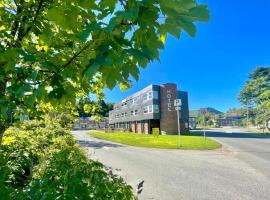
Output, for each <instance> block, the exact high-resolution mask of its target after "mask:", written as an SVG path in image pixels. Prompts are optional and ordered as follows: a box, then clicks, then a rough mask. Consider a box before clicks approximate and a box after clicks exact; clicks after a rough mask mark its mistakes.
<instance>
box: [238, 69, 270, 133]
mask: <svg viewBox="0 0 270 200" xmlns="http://www.w3.org/2000/svg"><path fill="white" fill-rule="evenodd" d="M239 101H240V102H241V103H242V104H243V105H245V106H255V107H256V109H257V121H258V123H259V124H264V125H268V126H269V124H268V122H269V121H270V68H269V67H258V68H256V69H255V70H254V71H253V72H252V73H251V74H250V76H249V80H248V81H247V82H246V84H245V86H244V88H243V89H242V90H241V92H240V95H239ZM268 129H269V130H270V127H268Z"/></svg>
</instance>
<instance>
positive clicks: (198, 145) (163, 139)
mask: <svg viewBox="0 0 270 200" xmlns="http://www.w3.org/2000/svg"><path fill="white" fill-rule="evenodd" d="M90 135H91V136H93V137H95V138H99V139H104V140H109V141H113V142H118V143H121V144H127V145H131V146H137V147H149V148H160V149H193V150H207V149H216V148H219V147H221V144H219V143H218V142H216V141H214V140H211V139H209V138H207V137H206V139H204V137H202V136H187V135H184V136H181V137H180V145H178V144H179V143H178V142H179V140H178V136H177V135H161V136H159V137H154V136H153V135H145V134H139V133H105V132H101V131H94V132H90Z"/></svg>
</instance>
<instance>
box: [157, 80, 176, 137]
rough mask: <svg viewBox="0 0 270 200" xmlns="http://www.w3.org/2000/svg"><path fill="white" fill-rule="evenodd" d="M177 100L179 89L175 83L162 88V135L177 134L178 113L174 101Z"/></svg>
mask: <svg viewBox="0 0 270 200" xmlns="http://www.w3.org/2000/svg"><path fill="white" fill-rule="evenodd" d="M176 98H177V88H176V85H175V84H173V83H168V84H164V85H161V86H160V112H161V113H160V114H161V118H160V130H161V133H162V134H175V133H177V130H178V126H177V112H176V110H175V108H174V100H175V99H176Z"/></svg>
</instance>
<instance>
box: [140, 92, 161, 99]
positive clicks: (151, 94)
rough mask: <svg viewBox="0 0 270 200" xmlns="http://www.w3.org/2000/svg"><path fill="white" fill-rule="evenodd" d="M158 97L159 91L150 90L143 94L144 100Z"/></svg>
mask: <svg viewBox="0 0 270 200" xmlns="http://www.w3.org/2000/svg"><path fill="white" fill-rule="evenodd" d="M152 99H158V91H150V92H147V93H145V94H143V101H147V100H152Z"/></svg>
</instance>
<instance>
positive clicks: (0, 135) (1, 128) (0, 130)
mask: <svg viewBox="0 0 270 200" xmlns="http://www.w3.org/2000/svg"><path fill="white" fill-rule="evenodd" d="M5 130H6V126H5V125H4V124H2V123H1V122H0V146H1V144H2V139H3V136H4V132H5Z"/></svg>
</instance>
